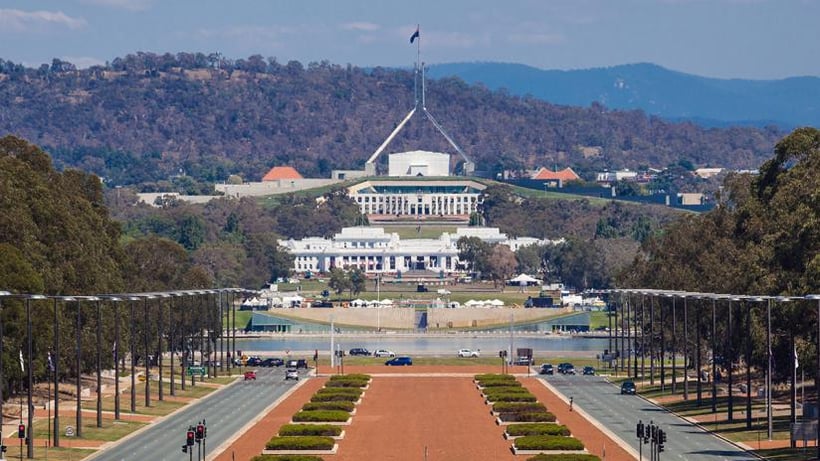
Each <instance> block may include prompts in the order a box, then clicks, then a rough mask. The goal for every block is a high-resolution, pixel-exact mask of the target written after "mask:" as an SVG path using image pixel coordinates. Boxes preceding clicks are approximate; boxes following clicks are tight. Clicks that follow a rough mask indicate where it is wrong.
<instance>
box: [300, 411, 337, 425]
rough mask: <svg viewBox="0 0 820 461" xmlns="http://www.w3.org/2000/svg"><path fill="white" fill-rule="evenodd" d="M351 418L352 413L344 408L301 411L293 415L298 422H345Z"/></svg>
mask: <svg viewBox="0 0 820 461" xmlns="http://www.w3.org/2000/svg"><path fill="white" fill-rule="evenodd" d="M348 419H350V413H348V412H346V411H342V410H312V411H300V412H298V413H296V414H295V415H293V421H294V422H297V423H305V422H329V423H343V422H345V421H347V420H348Z"/></svg>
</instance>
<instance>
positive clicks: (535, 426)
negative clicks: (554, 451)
mask: <svg viewBox="0 0 820 461" xmlns="http://www.w3.org/2000/svg"><path fill="white" fill-rule="evenodd" d="M507 434H509V435H511V436H513V437H518V436H522V435H562V436H564V437H567V436H569V435H570V432H569V428H567V426H564V425H562V424H550V423H525V424H510V425H509V426H507Z"/></svg>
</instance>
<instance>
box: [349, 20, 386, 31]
mask: <svg viewBox="0 0 820 461" xmlns="http://www.w3.org/2000/svg"><path fill="white" fill-rule="evenodd" d="M340 27H341V29H342V30H354V31H358V32H373V31H376V30H379V29H381V28H382V27H381V26H380V25H378V24H373V23H372V22H348V23H345V24H342V25H341V26H340Z"/></svg>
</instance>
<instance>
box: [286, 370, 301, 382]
mask: <svg viewBox="0 0 820 461" xmlns="http://www.w3.org/2000/svg"><path fill="white" fill-rule="evenodd" d="M289 379H293V380H296V381H299V371H297V370H296V368H288V370H287V371H286V372H285V381H287V380H289Z"/></svg>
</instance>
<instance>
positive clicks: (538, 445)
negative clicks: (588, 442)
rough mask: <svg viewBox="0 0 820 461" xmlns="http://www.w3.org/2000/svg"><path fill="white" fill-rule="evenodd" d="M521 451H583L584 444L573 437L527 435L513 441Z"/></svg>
mask: <svg viewBox="0 0 820 461" xmlns="http://www.w3.org/2000/svg"><path fill="white" fill-rule="evenodd" d="M513 445H515V448H517V449H519V450H583V449H584V444H583V443H581V441H580V440H578V439H576V438H572V437H561V436H560V435H525V436H523V437H519V438H517V439H515V440H514V441H513Z"/></svg>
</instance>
